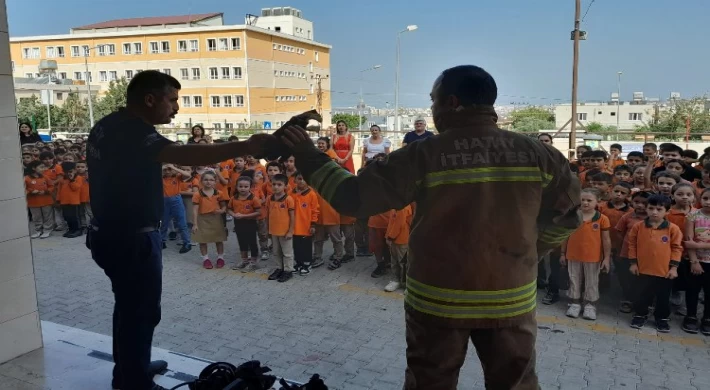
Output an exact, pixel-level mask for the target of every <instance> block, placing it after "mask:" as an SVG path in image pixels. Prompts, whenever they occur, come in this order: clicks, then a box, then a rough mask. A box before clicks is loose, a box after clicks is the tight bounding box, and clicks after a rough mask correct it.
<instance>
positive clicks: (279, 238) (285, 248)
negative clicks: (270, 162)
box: [266, 173, 296, 283]
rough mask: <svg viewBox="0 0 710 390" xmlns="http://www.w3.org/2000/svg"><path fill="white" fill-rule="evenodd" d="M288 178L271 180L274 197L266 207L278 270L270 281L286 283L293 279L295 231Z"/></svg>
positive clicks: (279, 177) (280, 176)
mask: <svg viewBox="0 0 710 390" xmlns="http://www.w3.org/2000/svg"><path fill="white" fill-rule="evenodd" d="M287 183H288V178H287V177H286V176H285V175H282V174H280V173H279V174H276V175H274V176H273V178H272V180H271V184H272V189H273V195H271V197H269V198H268V200H267V201H266V205H267V207H268V209H269V211H268V214H269V234H270V235H271V242H272V244H273V248H274V249H273V251H274V252H273V256H274V262H275V263H276V269H275V270H274V271H273V272H272V273H271V275H269V280H278V281H279V282H280V283H283V282H286V281H288V280H290V279H291V277H293V271H294V270H295V269H294V264H293V231H294V229H295V224H296V217H295V210H294V208H295V204H294V201H293V198H292V197H290V196H289V195H288V194H287V193H286V185H287Z"/></svg>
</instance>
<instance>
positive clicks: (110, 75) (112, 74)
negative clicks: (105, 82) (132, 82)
mask: <svg viewBox="0 0 710 390" xmlns="http://www.w3.org/2000/svg"><path fill="white" fill-rule="evenodd" d="M108 79H109V81H116V80H118V72H116V71H115V70H111V71H109V72H108Z"/></svg>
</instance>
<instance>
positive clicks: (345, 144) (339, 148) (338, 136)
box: [331, 121, 355, 174]
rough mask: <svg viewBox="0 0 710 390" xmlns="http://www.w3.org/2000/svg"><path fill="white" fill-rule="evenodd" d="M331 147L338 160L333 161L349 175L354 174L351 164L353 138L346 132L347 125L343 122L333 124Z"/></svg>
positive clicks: (353, 149)
mask: <svg viewBox="0 0 710 390" xmlns="http://www.w3.org/2000/svg"><path fill="white" fill-rule="evenodd" d="M331 145H333V150H334V151H335V154H337V155H338V158H337V159H336V160H335V162H337V163H338V164H340V165H341V166H342V167H344V168H346V169H347V170H348V171H350V173H352V174H355V164H354V163H353V152H354V151H355V137H353V135H352V134H350V132H349V131H348V125H347V124H346V123H345V122H343V121H338V122H337V123H336V124H335V133H334V134H333V137H332V141H331Z"/></svg>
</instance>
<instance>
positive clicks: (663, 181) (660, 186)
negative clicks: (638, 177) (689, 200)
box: [647, 168, 682, 198]
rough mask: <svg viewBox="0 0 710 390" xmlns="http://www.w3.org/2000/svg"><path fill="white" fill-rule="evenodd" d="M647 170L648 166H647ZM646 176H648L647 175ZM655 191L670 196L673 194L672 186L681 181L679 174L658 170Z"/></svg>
mask: <svg viewBox="0 0 710 390" xmlns="http://www.w3.org/2000/svg"><path fill="white" fill-rule="evenodd" d="M647 171H648V168H647ZM647 178H648V176H647ZM655 180H656V182H655V185H656V191H658V193H659V194H661V195H663V196H665V197H668V198H670V197H671V196H672V195H673V194H672V191H673V186H675V185H676V184H678V183H680V182H681V180H682V179H681V178H680V176H678V175H676V174H675V173H670V172H665V171H663V172H659V173H658V174H657V175H656V179H655Z"/></svg>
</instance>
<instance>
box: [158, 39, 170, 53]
mask: <svg viewBox="0 0 710 390" xmlns="http://www.w3.org/2000/svg"><path fill="white" fill-rule="evenodd" d="M160 50H161V51H162V52H163V53H170V41H162V42H160Z"/></svg>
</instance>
